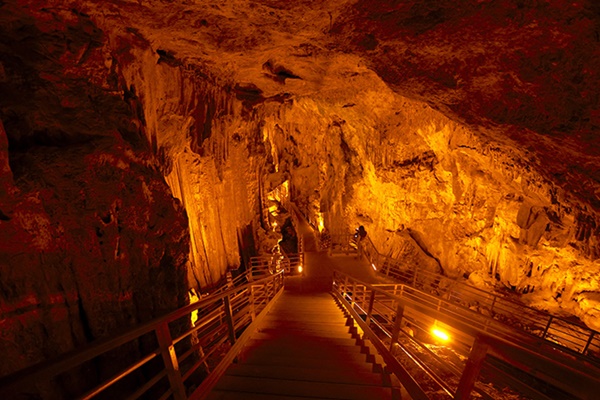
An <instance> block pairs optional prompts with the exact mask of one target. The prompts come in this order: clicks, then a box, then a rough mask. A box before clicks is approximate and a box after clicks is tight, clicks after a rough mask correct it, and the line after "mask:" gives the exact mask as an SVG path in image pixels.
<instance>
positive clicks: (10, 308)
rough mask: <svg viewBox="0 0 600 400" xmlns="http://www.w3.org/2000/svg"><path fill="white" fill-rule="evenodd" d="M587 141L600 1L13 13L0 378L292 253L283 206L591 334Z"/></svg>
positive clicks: (0, 162) (52, 5) (8, 33)
mask: <svg viewBox="0 0 600 400" xmlns="http://www.w3.org/2000/svg"><path fill="white" fill-rule="evenodd" d="M598 134H600V4H599V3H598V2H597V1H595V0H582V1H576V2H575V1H574V2H567V1H559V0H552V1H543V0H498V1H492V0H406V1H381V0H354V1H348V0H345V1H333V0H319V1H304V0H299V1H294V2H291V1H274V0H263V1H252V0H240V1H233V2H230V1H224V0H220V1H219V0H214V1H201V0H196V1H169V0H136V1H133V0H121V1H103V2H96V1H90V0H62V1H57V0H48V1H46V2H38V1H31V0H19V1H17V0H3V1H0V360H1V361H2V362H0V378H1V377H9V376H12V374H17V373H19V372H20V371H23V370H25V369H26V368H29V367H32V366H35V365H37V364H39V363H43V362H49V361H51V360H54V359H57V358H59V357H61V356H63V355H64V354H67V353H69V352H71V351H75V350H77V349H81V348H84V347H85V346H88V345H90V344H91V343H96V342H97V341H98V340H103V339H106V338H110V337H111V336H113V335H115V333H116V332H122V331H125V330H127V329H133V328H135V327H138V326H140V325H142V324H145V323H148V322H149V321H152V320H154V319H155V318H159V317H161V316H163V315H166V314H168V313H169V312H172V311H174V310H177V309H179V308H181V307H184V306H186V305H188V304H189V303H190V298H191V296H192V295H200V296H202V295H203V294H205V293H211V292H213V291H215V290H218V288H220V287H222V286H223V285H225V284H226V283H227V280H228V279H231V273H232V271H234V275H235V274H236V273H241V272H240V271H245V270H246V269H248V268H249V267H250V259H251V258H252V257H255V256H258V255H261V254H268V253H270V252H271V251H272V249H273V247H274V246H277V245H278V243H282V247H284V248H286V249H291V250H289V251H291V252H294V251H297V248H298V244H297V239H296V234H297V233H296V232H294V228H293V224H292V221H291V220H290V219H289V217H288V216H287V214H286V212H288V213H289V212H290V210H291V207H292V206H290V205H289V204H286V203H285V201H284V198H285V199H291V201H292V202H293V207H294V209H297V210H298V214H299V215H302V216H303V217H304V218H305V219H306V221H308V223H310V224H311V225H312V226H313V227H314V229H315V232H317V235H319V234H321V233H322V232H328V233H331V234H342V233H344V234H345V233H350V234H351V233H353V232H354V230H355V228H356V227H358V226H364V227H365V228H366V230H367V231H368V235H369V238H370V240H372V242H373V243H374V244H376V246H377V250H378V252H379V253H381V254H383V255H385V256H389V257H393V258H395V259H399V260H402V263H403V265H411V266H415V267H417V268H419V269H422V270H424V271H430V272H432V273H436V274H440V275H441V276H443V277H445V278H447V279H450V280H453V281H460V282H462V283H465V284H468V285H471V286H474V287H476V288H479V289H482V290H484V291H487V292H491V293H496V294H498V296H504V297H507V298H511V299H514V301H518V302H520V303H522V304H523V305H524V306H527V307H529V308H531V309H535V310H540V311H543V312H545V313H548V314H550V315H552V316H555V317H556V318H562V319H564V320H567V321H573V323H576V324H578V326H582V327H583V328H585V329H589V330H591V331H594V332H595V331H600V140H599V139H598V137H597V136H596V135H598ZM286 208H287V209H286ZM277 212H281V213H282V214H281V215H280V216H278V215H277ZM277 224H282V226H283V230H282V229H281V228H282V226H280V227H279V229H274V226H275V227H276V226H277ZM282 239H283V242H281V240H282ZM374 268H375V265H374ZM228 273H229V276H228ZM471 307H474V308H476V307H477V305H471ZM583 328H582V329H583ZM596 337H597V336H596ZM591 340H592V339H591V338H590V342H591ZM588 344H589V343H588ZM145 346H150V344H149V343H138V344H137V345H136V346H133V347H132V348H129V349H128V351H129V352H131V353H140V352H143V349H144V348H145ZM586 349H587V347H586ZM598 350H599V351H600V348H599V349H598ZM596 357H600V354H596ZM118 358H119V357H118V355H116V354H112V355H109V356H108V358H107V359H106V360H105V361H104V362H103V363H100V364H101V365H95V366H93V367H89V368H92V369H93V370H94V371H95V372H94V374H98V375H102V376H105V375H106V374H107V373H108V372H106V371H104V370H105V369H110V368H108V367H107V365H109V364H110V365H113V364H117V366H118V365H120V364H119V361H115V360H117V359H118ZM86 371H87V372H86ZM89 375H93V374H92V373H90V372H89V370H85V371H84V372H81V371H80V372H79V373H78V374H75V375H73V376H70V377H69V378H65V380H64V381H63V382H62V383H61V384H60V385H58V386H60V388H61V389H60V390H58V392H57V389H56V388H55V387H53V388H50V389H48V388H47V391H46V392H45V393H47V396H49V397H47V398H70V397H71V396H76V394H75V393H80V392H78V390H79V389H80V388H83V387H85V386H86V382H85V381H86V377H89ZM69 379H71V380H72V381H73V382H70V381H69ZM90 379H91V378H90ZM69 382H70V383H69ZM65 388H69V389H68V390H67V389H65ZM69 390H72V391H69ZM59 392H60V394H58V393H59ZM48 393H49V394H48ZM77 395H78V394H77ZM38 396H42V395H39V394H38ZM53 396H58V397H53ZM61 396H62V397H61ZM23 398H29V397H23ZM30 398H44V396H42V397H30Z"/></svg>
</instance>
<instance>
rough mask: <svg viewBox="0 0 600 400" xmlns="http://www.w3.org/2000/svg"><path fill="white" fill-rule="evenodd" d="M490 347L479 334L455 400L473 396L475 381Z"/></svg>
mask: <svg viewBox="0 0 600 400" xmlns="http://www.w3.org/2000/svg"><path fill="white" fill-rule="evenodd" d="M488 348H489V345H488V344H487V343H485V342H484V341H483V340H482V338H481V337H479V336H478V337H476V338H475V342H474V343H473V347H472V348H471V353H470V354H469V359H468V360H467V363H466V365H465V369H464V370H463V373H462V376H461V377H460V382H459V383H458V389H456V394H455V395H454V399H455V400H462V399H470V398H471V396H470V395H471V391H472V390H473V387H474V386H475V381H476V380H477V377H478V376H479V372H480V371H481V367H482V366H483V361H484V360H485V356H486V355H487V351H488Z"/></svg>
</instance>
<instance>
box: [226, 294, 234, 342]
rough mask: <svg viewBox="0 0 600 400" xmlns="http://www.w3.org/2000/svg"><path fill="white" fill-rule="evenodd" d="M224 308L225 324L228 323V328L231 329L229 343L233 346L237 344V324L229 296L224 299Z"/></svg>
mask: <svg viewBox="0 0 600 400" xmlns="http://www.w3.org/2000/svg"><path fill="white" fill-rule="evenodd" d="M223 307H224V308H225V322H227V327H228V328H229V341H230V342H231V345H232V346H233V345H234V344H235V323H234V321H233V313H232V312H231V300H230V299H229V296H225V297H223Z"/></svg>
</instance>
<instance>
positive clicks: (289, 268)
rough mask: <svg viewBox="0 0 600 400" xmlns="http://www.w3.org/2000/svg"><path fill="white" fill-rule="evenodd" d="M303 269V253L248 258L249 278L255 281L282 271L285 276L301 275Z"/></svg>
mask: <svg viewBox="0 0 600 400" xmlns="http://www.w3.org/2000/svg"><path fill="white" fill-rule="evenodd" d="M299 267H304V253H292V254H282V253H277V254H272V255H268V256H258V257H251V258H250V271H249V278H250V279H256V278H257V277H258V278H260V277H262V276H264V275H267V274H273V273H275V272H278V271H284V272H285V274H286V275H293V274H295V273H301V268H300V270H299Z"/></svg>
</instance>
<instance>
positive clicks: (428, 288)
mask: <svg viewBox="0 0 600 400" xmlns="http://www.w3.org/2000/svg"><path fill="white" fill-rule="evenodd" d="M334 238H335V240H332V242H333V243H336V246H337V248H338V249H339V250H337V251H338V252H344V251H347V252H352V251H353V250H352V249H355V245H353V235H337V236H334ZM363 246H364V247H363V253H364V255H365V257H366V258H367V260H368V261H369V263H371V264H372V265H373V267H374V268H375V269H376V270H377V271H378V272H379V273H381V274H383V275H386V276H388V277H390V278H392V279H394V280H395V281H398V282H400V283H404V284H408V285H411V286H412V287H414V288H417V289H420V290H422V291H425V292H427V293H430V294H433V295H435V296H440V297H442V298H443V299H445V300H447V301H448V302H450V303H452V304H453V305H459V306H462V307H467V308H469V309H471V310H473V311H475V312H477V313H479V314H481V315H483V316H486V317H491V318H493V319H494V320H496V321H498V322H501V323H504V324H506V325H508V326H510V327H511V328H516V329H519V330H521V331H523V332H526V333H528V334H531V335H534V336H537V337H539V338H542V339H545V340H548V341H550V342H552V343H555V344H558V345H560V346H562V347H564V348H566V349H569V350H570V351H574V352H576V353H578V354H581V355H584V356H585V357H586V358H588V359H590V361H592V362H596V363H599V362H600V333H599V332H597V331H595V330H593V329H590V328H588V327H587V326H585V325H583V324H581V323H578V322H574V321H569V320H567V319H565V318H561V317H557V316H553V315H551V314H548V313H546V312H544V311H540V310H536V309H534V308H531V307H528V306H526V305H524V304H522V303H518V302H515V301H512V300H510V299H507V298H505V297H503V296H499V295H496V294H494V293H490V292H487V291H484V290H482V289H479V288H477V287H475V286H471V285H468V284H466V283H463V282H459V281H457V280H455V279H452V278H448V277H446V276H443V275H441V274H437V273H434V272H431V271H427V270H424V269H420V268H418V267H417V266H415V265H407V264H406V263H405V262H403V261H401V260H398V259H395V258H392V257H389V256H385V255H383V254H381V253H379V251H377V249H376V247H375V245H374V244H373V242H372V241H371V239H370V238H369V237H367V240H365V241H364V243H363ZM354 251H355V250H354ZM334 252H336V250H334Z"/></svg>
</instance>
